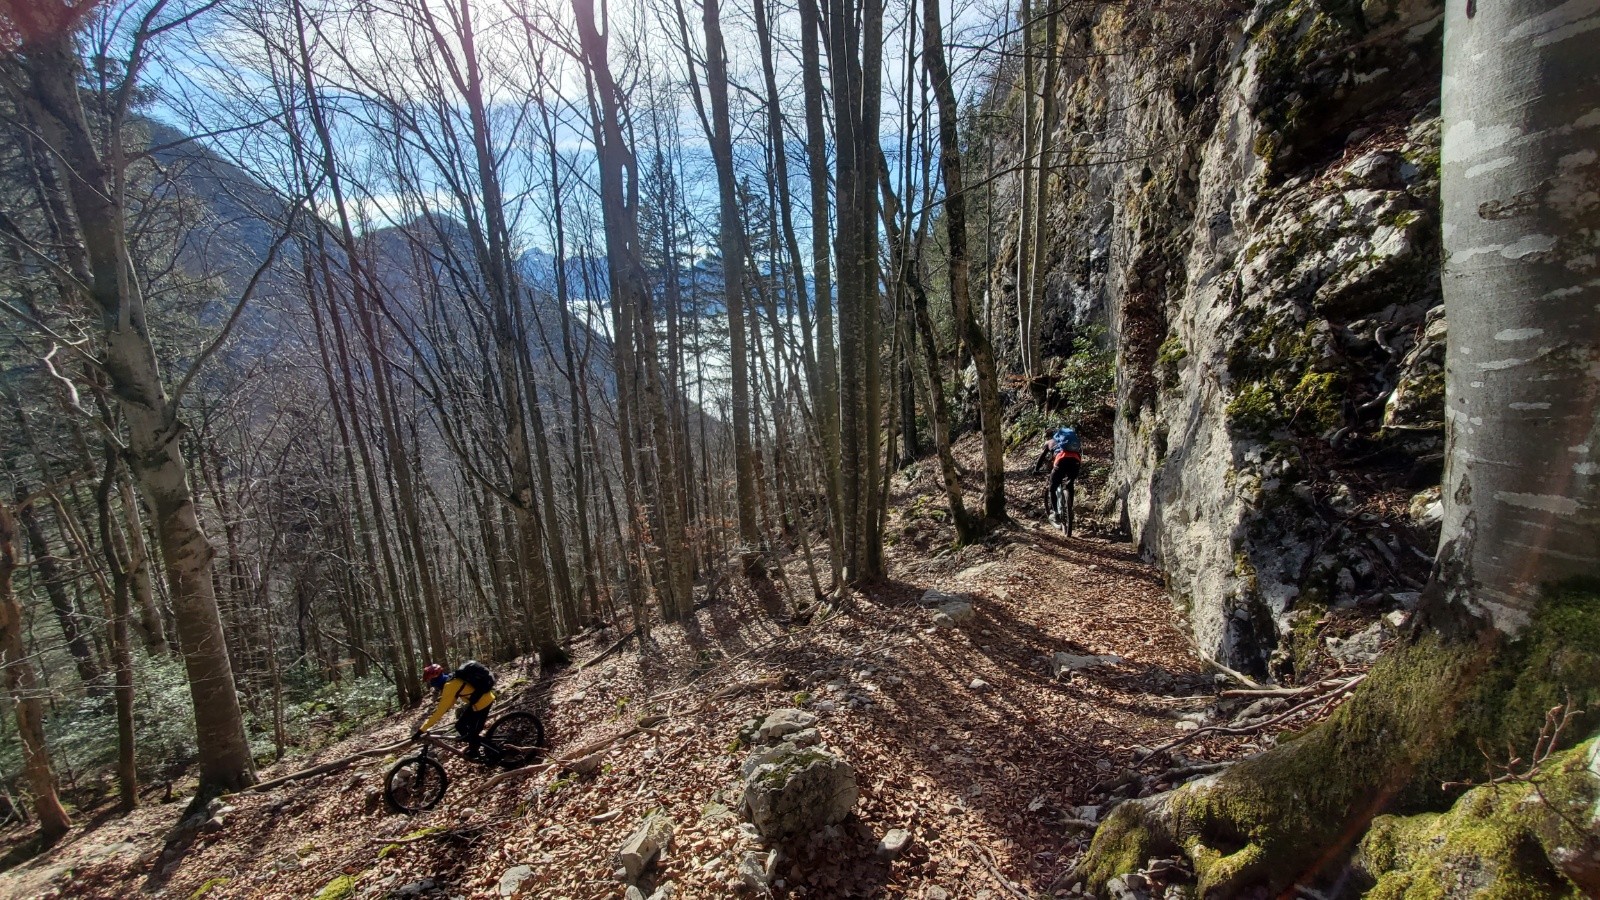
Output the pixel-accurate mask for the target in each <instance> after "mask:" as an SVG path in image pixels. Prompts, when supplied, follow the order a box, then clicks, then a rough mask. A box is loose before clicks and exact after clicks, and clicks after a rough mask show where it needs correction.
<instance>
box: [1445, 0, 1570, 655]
mask: <svg viewBox="0 0 1600 900" xmlns="http://www.w3.org/2000/svg"><path fill="white" fill-rule="evenodd" d="M1474 7H1475V8H1474ZM1597 48H1600V3H1596V2H1592V0H1591V2H1562V0H1537V2H1516V3H1506V2H1483V0H1478V2H1476V3H1475V4H1474V3H1472V2H1469V0H1451V2H1449V3H1447V4H1446V13H1445V57H1444V101H1443V109H1442V112H1443V116H1444V142H1443V149H1442V154H1441V162H1442V166H1443V171H1442V179H1441V193H1442V203H1443V221H1444V246H1445V262H1444V275H1443V278H1444V299H1445V308H1446V316H1447V318H1448V320H1449V322H1450V340H1449V346H1448V350H1447V355H1446V363H1445V369H1446V372H1445V378H1446V385H1447V387H1446V411H1445V416H1446V427H1447V429H1448V432H1449V434H1448V437H1449V446H1450V452H1449V456H1448V458H1447V460H1446V463H1445V479H1444V491H1445V503H1444V508H1445V521H1444V531H1443V538H1442V540H1441V543H1440V553H1439V566H1440V571H1439V573H1438V575H1439V581H1440V582H1441V583H1442V584H1443V585H1444V587H1445V589H1446V590H1447V591H1449V593H1450V599H1452V600H1455V601H1458V602H1460V603H1462V604H1465V605H1466V606H1467V607H1468V608H1469V609H1471V610H1472V611H1474V612H1476V613H1479V614H1481V615H1485V616H1487V617H1488V618H1489V619H1490V620H1491V621H1492V622H1493V624H1494V625H1495V627H1497V628H1499V629H1500V630H1501V631H1505V632H1508V633H1515V632H1516V631H1517V630H1518V629H1519V628H1520V627H1521V626H1522V625H1523V624H1524V623H1525V622H1526V620H1527V617H1528V614H1529V613H1530V612H1531V611H1532V610H1533V608H1534V606H1535V605H1536V603H1537V601H1538V599H1539V591H1540V587H1541V585H1543V584H1545V583H1548V582H1553V581H1559V580H1561V579H1563V578H1566V577H1569V576H1574V575H1591V576H1592V575H1595V574H1596V573H1597V572H1600V417H1597V411H1600V406H1597V400H1600V54H1597V52H1596V51H1597Z"/></svg>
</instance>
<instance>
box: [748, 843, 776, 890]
mask: <svg viewBox="0 0 1600 900" xmlns="http://www.w3.org/2000/svg"><path fill="white" fill-rule="evenodd" d="M777 867H778V851H776V850H768V851H767V852H765V853H762V852H760V851H759V850H750V851H747V852H746V853H745V855H744V858H742V859H740V860H739V877H740V878H741V879H742V880H743V881H744V883H745V884H746V885H748V886H749V887H750V889H751V890H753V891H755V892H756V893H758V894H769V893H771V892H772V875H773V873H774V871H775V870H776V869H777Z"/></svg>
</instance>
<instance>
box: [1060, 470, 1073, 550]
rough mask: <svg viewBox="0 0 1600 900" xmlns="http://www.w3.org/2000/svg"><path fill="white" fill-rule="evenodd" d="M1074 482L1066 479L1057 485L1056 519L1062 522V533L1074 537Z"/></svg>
mask: <svg viewBox="0 0 1600 900" xmlns="http://www.w3.org/2000/svg"><path fill="white" fill-rule="evenodd" d="M1073 487H1074V485H1073V483H1072V482H1071V481H1064V482H1062V483H1061V484H1060V485H1059V486H1057V487H1056V521H1057V522H1059V523H1060V524H1061V533H1062V534H1064V535H1066V536H1067V537H1072V501H1073V494H1075V493H1076V491H1074V490H1073Z"/></svg>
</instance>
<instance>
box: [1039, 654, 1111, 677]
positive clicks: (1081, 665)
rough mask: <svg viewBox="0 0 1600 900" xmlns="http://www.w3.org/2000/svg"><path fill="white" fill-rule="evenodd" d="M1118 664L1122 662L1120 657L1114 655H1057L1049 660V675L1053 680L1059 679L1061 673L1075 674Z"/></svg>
mask: <svg viewBox="0 0 1600 900" xmlns="http://www.w3.org/2000/svg"><path fill="white" fill-rule="evenodd" d="M1120 662H1122V657H1120V656H1117V655H1116V654H1114V653H1106V654H1100V655H1093V656H1080V655H1078V654H1075V653H1057V654H1056V655H1055V656H1053V657H1051V658H1050V674H1051V675H1052V676H1053V677H1055V678H1060V677H1061V675H1062V673H1063V672H1076V671H1078V670H1079V669H1092V668H1095V667H1096V666H1114V665H1116V664H1117V663H1120Z"/></svg>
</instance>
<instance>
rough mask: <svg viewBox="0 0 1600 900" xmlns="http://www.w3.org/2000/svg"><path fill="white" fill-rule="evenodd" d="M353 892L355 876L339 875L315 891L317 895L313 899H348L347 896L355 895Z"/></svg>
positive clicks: (354, 891) (354, 890)
mask: <svg viewBox="0 0 1600 900" xmlns="http://www.w3.org/2000/svg"><path fill="white" fill-rule="evenodd" d="M355 893H356V876H354V875H340V876H339V877H338V878H335V879H333V880H332V881H330V882H328V883H327V884H325V885H323V886H322V890H320V891H317V895H316V897H314V898H313V900H348V898H350V897H353V896H355Z"/></svg>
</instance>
